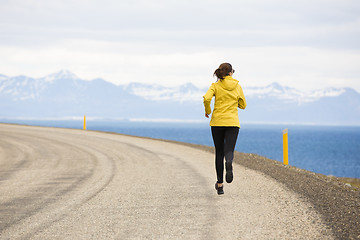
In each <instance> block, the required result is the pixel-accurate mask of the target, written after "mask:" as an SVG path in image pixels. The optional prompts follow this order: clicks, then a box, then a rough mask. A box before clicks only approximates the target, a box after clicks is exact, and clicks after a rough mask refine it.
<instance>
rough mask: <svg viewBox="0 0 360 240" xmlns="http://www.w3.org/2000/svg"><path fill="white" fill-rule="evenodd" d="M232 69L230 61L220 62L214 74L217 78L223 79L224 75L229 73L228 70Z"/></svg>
mask: <svg viewBox="0 0 360 240" xmlns="http://www.w3.org/2000/svg"><path fill="white" fill-rule="evenodd" d="M231 71H232V66H231V64H230V63H222V64H221V65H220V66H219V68H218V69H216V70H215V72H214V76H215V75H216V77H217V78H218V79H220V81H221V80H223V79H224V78H225V77H226V76H228V75H229V74H230V72H231Z"/></svg>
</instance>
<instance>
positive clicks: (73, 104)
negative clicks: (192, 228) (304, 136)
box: [0, 70, 360, 125]
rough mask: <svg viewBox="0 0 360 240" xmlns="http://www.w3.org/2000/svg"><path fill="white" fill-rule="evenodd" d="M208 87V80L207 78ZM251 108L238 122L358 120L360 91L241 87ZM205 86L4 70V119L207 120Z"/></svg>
mask: <svg viewBox="0 0 360 240" xmlns="http://www.w3.org/2000/svg"><path fill="white" fill-rule="evenodd" d="M209 86H210V83H209ZM243 90H244V94H245V96H246V101H247V108H246V109H245V110H244V111H242V110H239V117H240V122H247V123H265V124H275V123H287V124H290V123H291V124H319V125H329V124H330V125H360V94H359V93H358V92H357V91H355V90H354V89H352V88H326V89H320V90H314V91H310V92H303V91H300V90H297V89H294V88H290V87H286V86H282V85H280V84H278V83H272V84H270V85H268V86H264V87H247V86H243ZM206 91H207V88H198V87H196V86H195V85H193V84H192V83H187V84H183V85H180V86H177V87H165V86H161V85H157V84H143V83H135V82H134V83H130V84H126V85H114V84H112V83H110V82H107V81H105V80H104V79H100V78H97V79H93V80H91V81H88V80H83V79H80V78H78V77H77V76H76V75H75V74H73V73H71V72H69V71H66V70H62V71H60V72H57V73H54V74H50V75H48V76H45V77H42V78H31V77H27V76H15V77H8V76H5V75H1V74H0V119H1V118H3V119H4V118H6V119H11V118H14V119H15V118H40V119H41V118H59V119H60V118H68V117H79V116H83V115H87V116H88V117H92V118H116V119H130V120H131V119H138V120H139V119H143V120H145V119H146V120H161V119H162V120H164V119H165V120H170V121H171V120H173V121H174V120H177V121H203V120H204V121H205V120H206V119H204V108H203V104H202V96H203V95H204V94H205V92H206Z"/></svg>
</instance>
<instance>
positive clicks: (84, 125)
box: [84, 115, 86, 130]
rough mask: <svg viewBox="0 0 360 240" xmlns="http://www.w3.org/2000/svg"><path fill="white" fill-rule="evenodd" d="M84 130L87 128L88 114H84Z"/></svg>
mask: <svg viewBox="0 0 360 240" xmlns="http://www.w3.org/2000/svg"><path fill="white" fill-rule="evenodd" d="M84 130H86V115H84Z"/></svg>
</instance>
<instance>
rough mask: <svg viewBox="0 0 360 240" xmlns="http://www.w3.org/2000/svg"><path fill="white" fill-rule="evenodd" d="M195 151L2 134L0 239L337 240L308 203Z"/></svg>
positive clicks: (14, 129) (128, 140)
mask: <svg viewBox="0 0 360 240" xmlns="http://www.w3.org/2000/svg"><path fill="white" fill-rule="evenodd" d="M215 179H216V177H215V169H214V156H213V154H212V153H211V152H208V151H205V150H204V149H201V148H198V149H197V148H194V147H192V146H187V145H182V144H176V143H172V142H165V141H158V140H151V139H146V138H138V137H131V136H125V135H119V134H110V133H101V132H94V131H84V130H74V129H60V128H45V127H32V126H19V125H9V124H0V239H334V235H333V231H332V229H330V228H329V227H328V225H326V223H325V222H324V218H323V216H322V215H321V214H320V213H319V211H317V210H316V209H315V208H314V206H313V204H312V203H311V202H310V201H308V200H307V199H306V198H304V197H302V196H300V195H299V194H297V193H296V192H294V191H291V190H289V188H288V187H287V186H286V185H285V184H283V183H280V182H279V181H276V180H275V179H274V178H272V177H269V176H268V175H266V174H264V173H261V172H260V171H255V170H252V169H250V168H247V167H244V166H241V165H238V164H235V165H234V182H233V183H231V184H225V187H224V191H225V194H224V195H222V196H218V195H217V194H216V191H215V189H214V183H215Z"/></svg>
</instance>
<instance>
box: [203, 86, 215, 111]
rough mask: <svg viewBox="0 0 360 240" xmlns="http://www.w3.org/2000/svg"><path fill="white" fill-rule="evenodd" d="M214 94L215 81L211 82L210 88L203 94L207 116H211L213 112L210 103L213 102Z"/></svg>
mask: <svg viewBox="0 0 360 240" xmlns="http://www.w3.org/2000/svg"><path fill="white" fill-rule="evenodd" d="M214 95H215V85H214V83H213V84H211V86H210V88H209V90H208V91H207V92H206V93H205V95H204V96H203V98H204V107H205V116H206V115H207V116H209V115H210V114H211V107H210V103H211V99H212V98H213V96H214Z"/></svg>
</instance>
